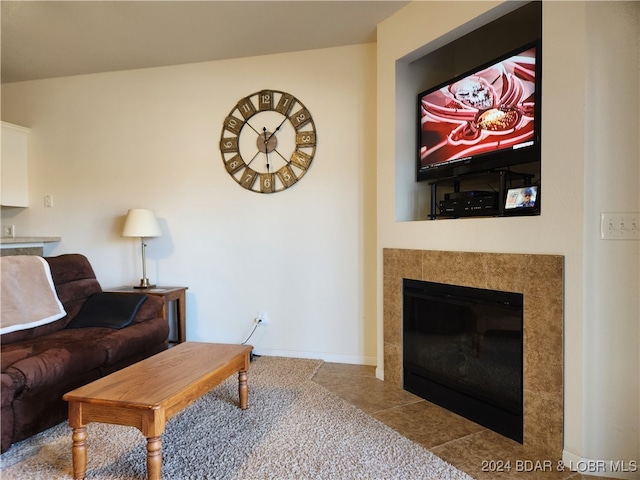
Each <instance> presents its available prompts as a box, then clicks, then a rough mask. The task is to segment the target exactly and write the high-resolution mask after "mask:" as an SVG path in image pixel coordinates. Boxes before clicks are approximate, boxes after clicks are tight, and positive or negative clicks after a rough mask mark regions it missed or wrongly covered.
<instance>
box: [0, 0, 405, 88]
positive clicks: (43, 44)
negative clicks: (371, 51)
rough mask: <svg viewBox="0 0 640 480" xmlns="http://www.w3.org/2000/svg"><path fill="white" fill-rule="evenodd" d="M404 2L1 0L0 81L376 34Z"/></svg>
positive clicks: (360, 39)
mask: <svg viewBox="0 0 640 480" xmlns="http://www.w3.org/2000/svg"><path fill="white" fill-rule="evenodd" d="M407 3H409V2H406V1H399V0H392V1H369V0H357V1H338V0H321V1H314V0H295V1H267V0H262V1H261V0H253V1H246V0H235V1H218V0H201V1H186V0H181V1H153V0H140V1H53V0H49V1H22V0H18V1H16V0H2V33H1V35H2V37H1V40H2V46H1V54H2V71H1V78H2V83H8V82H20V81H25V80H36V79H42V78H52V77H60V76H69V75H81V74H88V73H99V72H108V71H116V70H128V69H134V68H147V67H157V66H164V65H178V64H183V63H194V62H203V61H210V60H222V59H227V58H238V57H248V56H255V55H266V54H273V53H283V52H292V51H299V50H313V49H318V48H329V47H337V46H342V45H355V44H359V43H369V42H375V41H376V25H377V24H378V23H380V22H381V21H382V20H384V19H385V18H387V17H389V16H390V15H391V14H393V13H394V12H396V11H397V10H399V9H400V8H402V7H404V6H405V5H406V4H407Z"/></svg>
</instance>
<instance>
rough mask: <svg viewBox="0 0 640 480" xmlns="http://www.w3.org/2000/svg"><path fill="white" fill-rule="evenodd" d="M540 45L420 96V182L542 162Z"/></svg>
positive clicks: (506, 56) (418, 174) (494, 62)
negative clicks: (540, 160)
mask: <svg viewBox="0 0 640 480" xmlns="http://www.w3.org/2000/svg"><path fill="white" fill-rule="evenodd" d="M540 79H541V78H540V44H539V42H535V43H531V44H528V45H526V46H524V47H521V48H519V49H517V50H516V51H514V52H511V53H509V54H507V55H504V56H503V57H500V58H498V59H496V60H494V61H492V62H489V63H488V64H484V65H482V66H479V67H477V68H475V69H473V70H472V71H470V72H467V73H465V74H464V75H460V76H458V77H456V78H454V79H451V80H449V81H447V82H445V83H444V84H440V85H438V86H436V87H434V88H431V89H429V90H426V91H424V92H422V93H420V94H419V95H418V125H419V130H418V172H417V179H418V181H421V180H429V179H441V178H446V177H451V176H455V175H459V174H463V173H468V172H474V171H482V170H487V171H489V170H493V169H497V168H500V167H508V166H512V165H517V164H522V163H529V162H532V161H536V160H538V159H539V148H540V133H539V131H540Z"/></svg>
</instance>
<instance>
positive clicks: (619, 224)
mask: <svg viewBox="0 0 640 480" xmlns="http://www.w3.org/2000/svg"><path fill="white" fill-rule="evenodd" d="M639 220H640V213H638V212H630V213H601V214H600V238H601V239H602V240H636V241H637V240H640V223H639Z"/></svg>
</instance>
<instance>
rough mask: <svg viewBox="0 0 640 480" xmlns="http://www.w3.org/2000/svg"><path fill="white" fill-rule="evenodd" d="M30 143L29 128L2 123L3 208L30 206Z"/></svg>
mask: <svg viewBox="0 0 640 480" xmlns="http://www.w3.org/2000/svg"><path fill="white" fill-rule="evenodd" d="M28 142H29V129H28V128H25V127H21V126H19V125H13V124H11V123H7V122H2V154H1V155H2V156H1V157H0V184H1V186H0V205H2V206H6V207H27V206H29V186H28V173H27V166H28V164H27V162H28V158H27V152H28Z"/></svg>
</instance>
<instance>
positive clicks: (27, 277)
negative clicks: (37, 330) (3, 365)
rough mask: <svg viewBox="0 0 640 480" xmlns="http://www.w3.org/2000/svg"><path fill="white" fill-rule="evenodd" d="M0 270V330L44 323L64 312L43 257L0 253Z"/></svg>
mask: <svg viewBox="0 0 640 480" xmlns="http://www.w3.org/2000/svg"><path fill="white" fill-rule="evenodd" d="M0 274H1V275H0V294H1V296H0V302H1V303H2V312H1V315H0V334H4V333H10V332H15V331H17V330H24V329H27V328H33V327H37V326H40V325H44V324H46V323H50V322H53V321H55V320H58V319H59V318H62V317H64V316H65V315H66V314H67V312H65V310H64V307H63V306H62V303H61V302H60V300H59V299H58V295H57V294H56V289H55V286H54V285H53V279H52V278H51V269H50V268H49V264H48V263H47V261H46V260H45V259H44V258H42V257H38V256H35V255H15V256H6V257H0Z"/></svg>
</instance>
